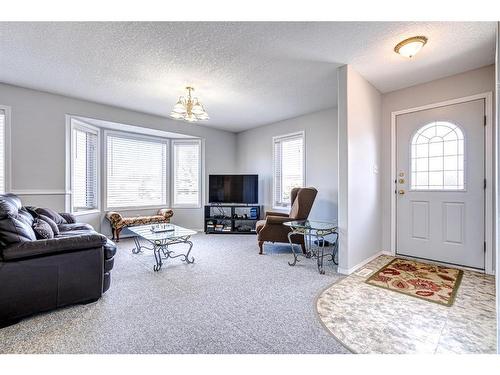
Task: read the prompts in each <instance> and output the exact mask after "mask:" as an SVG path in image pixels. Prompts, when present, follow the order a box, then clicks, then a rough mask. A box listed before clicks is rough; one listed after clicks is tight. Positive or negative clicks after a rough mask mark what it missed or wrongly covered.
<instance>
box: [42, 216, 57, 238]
mask: <svg viewBox="0 0 500 375" xmlns="http://www.w3.org/2000/svg"><path fill="white" fill-rule="evenodd" d="M38 219H40V220H43V221H45V222H46V223H47V224H49V225H50V229H52V232H54V236H57V235H58V234H59V227H58V226H57V224H56V223H55V221H54V220H52V219H51V218H50V217H48V216H45V215H38Z"/></svg>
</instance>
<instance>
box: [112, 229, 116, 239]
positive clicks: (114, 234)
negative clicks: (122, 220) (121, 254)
mask: <svg viewBox="0 0 500 375" xmlns="http://www.w3.org/2000/svg"><path fill="white" fill-rule="evenodd" d="M111 234H112V235H113V238H112V240H113V241H114V240H115V238H116V229H115V228H111Z"/></svg>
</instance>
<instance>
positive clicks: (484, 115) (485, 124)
mask: <svg viewBox="0 0 500 375" xmlns="http://www.w3.org/2000/svg"><path fill="white" fill-rule="evenodd" d="M483 125H484V126H486V115H484V123H483Z"/></svg>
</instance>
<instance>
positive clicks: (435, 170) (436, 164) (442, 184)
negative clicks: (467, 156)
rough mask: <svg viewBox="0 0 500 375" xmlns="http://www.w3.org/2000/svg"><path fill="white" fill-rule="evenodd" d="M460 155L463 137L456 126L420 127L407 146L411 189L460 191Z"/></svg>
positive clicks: (461, 165)
mask: <svg viewBox="0 0 500 375" xmlns="http://www.w3.org/2000/svg"><path fill="white" fill-rule="evenodd" d="M423 140H425V142H423ZM463 152H464V137H463V133H462V131H461V130H460V128H459V127H458V126H456V125H454V124H452V123H449V122H434V123H430V124H427V125H424V126H422V127H421V128H420V129H419V130H418V131H417V132H416V133H415V135H414V136H413V138H412V142H411V148H410V153H411V157H410V159H411V163H410V167H411V171H410V176H411V188H412V189H415V190H429V189H432V190H442V189H446V190H462V189H464V186H465V181H464V174H463V170H464V155H463ZM427 171H428V172H427Z"/></svg>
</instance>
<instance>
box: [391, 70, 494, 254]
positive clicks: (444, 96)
mask: <svg viewBox="0 0 500 375" xmlns="http://www.w3.org/2000/svg"><path fill="white" fill-rule="evenodd" d="M494 91H495V66H494V65H490V66H486V67H483V68H480V69H475V70H471V71H468V72H465V73H461V74H457V75H453V76H450V77H446V78H442V79H438V80H435V81H432V82H428V83H424V84H421V85H416V86H412V87H408V88H406V89H402V90H397V91H393V92H390V93H387V94H384V95H383V96H382V123H383V129H382V140H383V154H382V163H383V164H382V165H383V168H382V176H383V196H382V204H383V209H382V212H383V215H382V224H383V225H382V230H383V231H382V248H383V249H384V250H386V251H390V245H391V197H392V194H393V188H392V182H391V112H394V111H399V110H403V109H408V108H413V107H419V106H423V105H426V104H432V103H437V102H442V101H445V100H449V99H455V98H460V97H465V96H469V95H474V94H480V93H484V92H494ZM487 141H489V142H491V141H492V140H487Z"/></svg>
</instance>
